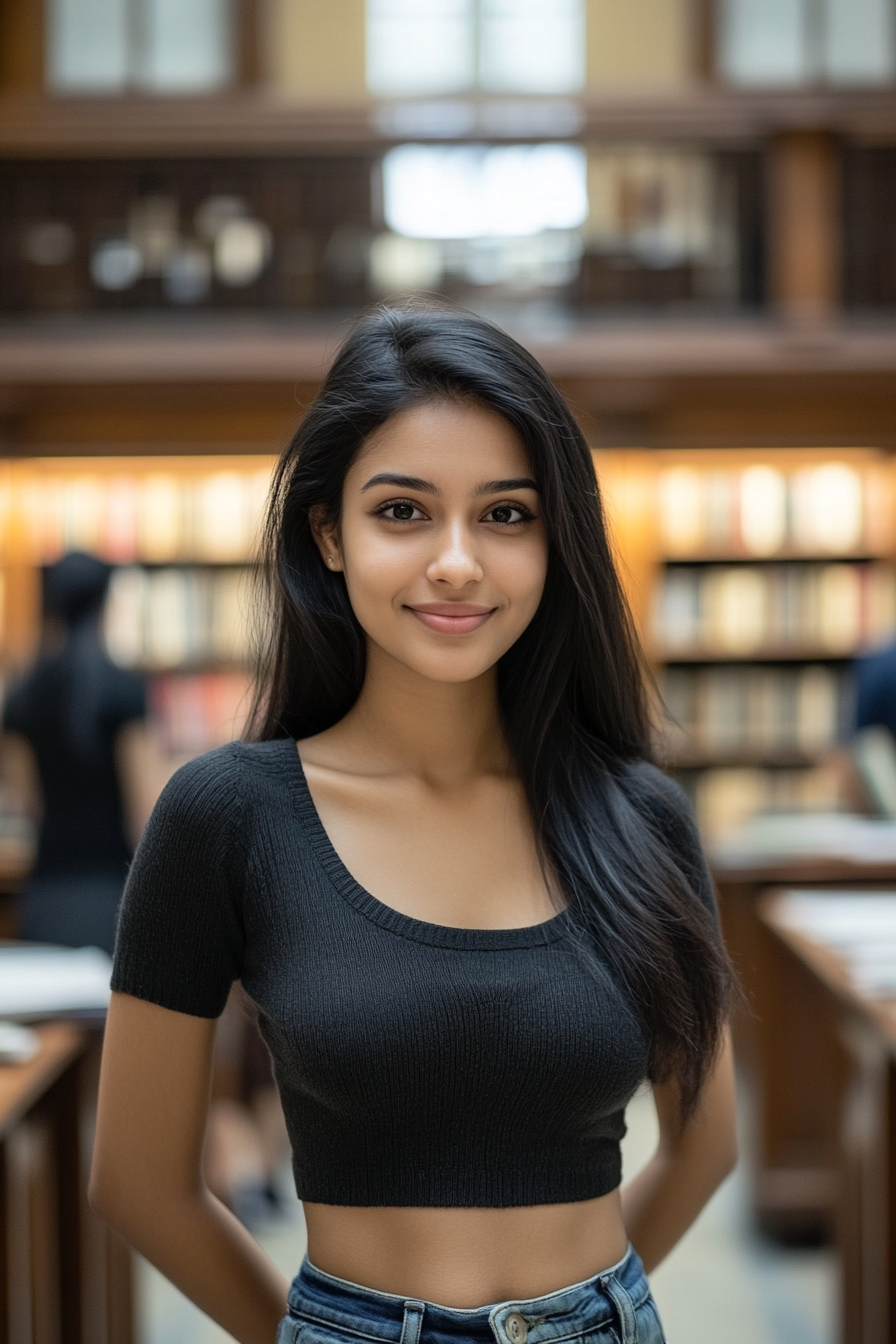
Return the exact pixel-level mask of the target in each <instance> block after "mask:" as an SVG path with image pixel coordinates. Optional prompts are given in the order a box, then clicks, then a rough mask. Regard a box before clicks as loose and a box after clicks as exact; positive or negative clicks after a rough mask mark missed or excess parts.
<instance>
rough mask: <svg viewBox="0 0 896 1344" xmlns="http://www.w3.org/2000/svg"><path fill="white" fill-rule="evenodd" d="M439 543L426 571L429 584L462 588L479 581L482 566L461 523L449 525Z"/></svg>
mask: <svg viewBox="0 0 896 1344" xmlns="http://www.w3.org/2000/svg"><path fill="white" fill-rule="evenodd" d="M439 542H440V544H439V548H438V551H437V553H436V554H435V555H434V556H433V558H432V560H431V561H430V562H429V565H428V567H427V570H426V577H427V578H428V579H429V581H430V583H444V584H449V585H450V586H451V587H452V588H463V587H465V586H466V585H467V584H468V583H478V582H479V581H480V580H481V578H482V566H481V565H480V563H479V561H478V560H477V558H476V554H475V550H474V547H473V539H472V537H471V536H470V533H469V530H468V528H467V527H466V526H465V525H464V524H463V523H462V522H460V521H457V522H453V523H450V524H449V526H448V527H447V528H446V529H445V530H444V531H443V532H442V533H441V534H440V537H439Z"/></svg>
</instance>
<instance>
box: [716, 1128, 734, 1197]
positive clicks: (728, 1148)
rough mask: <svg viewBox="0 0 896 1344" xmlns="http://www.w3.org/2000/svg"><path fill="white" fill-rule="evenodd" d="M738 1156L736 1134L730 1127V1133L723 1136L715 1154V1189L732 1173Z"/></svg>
mask: <svg viewBox="0 0 896 1344" xmlns="http://www.w3.org/2000/svg"><path fill="white" fill-rule="evenodd" d="M739 1156H740V1154H739V1152H738V1146H737V1134H736V1132H735V1130H734V1129H733V1127H732V1129H731V1131H730V1133H728V1134H727V1135H726V1136H725V1139H724V1141H723V1142H722V1143H720V1144H719V1147H718V1150H717V1153H716V1161H715V1164H714V1165H715V1177H716V1186H717V1187H718V1186H720V1185H721V1184H722V1182H723V1181H725V1180H727V1179H728V1177H729V1176H730V1175H731V1173H732V1172H733V1171H734V1169H735V1167H736V1166H737V1163H738V1159H739Z"/></svg>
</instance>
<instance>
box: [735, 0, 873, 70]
mask: <svg viewBox="0 0 896 1344" xmlns="http://www.w3.org/2000/svg"><path fill="white" fill-rule="evenodd" d="M809 3H810V0H724V3H723V5H722V22H721V33H720V36H721V50H720V52H719V60H720V65H721V69H722V73H723V74H724V76H725V77H726V78H727V79H729V80H731V82H732V83H734V84H747V85H762V84H799V83H802V82H803V81H804V80H805V79H807V78H808V77H809V52H808V47H809V40H808V39H809V17H810V16H809V13H808V4H809ZM847 3H848V0H847Z"/></svg>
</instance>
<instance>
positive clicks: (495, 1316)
mask: <svg viewBox="0 0 896 1344" xmlns="http://www.w3.org/2000/svg"><path fill="white" fill-rule="evenodd" d="M663 1342H664V1336H663V1331H662V1326H661V1324H660V1319H659V1314H658V1312H657V1309H656V1306H655V1304H654V1301H653V1297H652V1295H651V1292H650V1286H649V1284H648V1282H647V1278H646V1275H645V1273H644V1268H643V1266H642V1264H641V1261H640V1259H639V1258H638V1255H637V1253H636V1252H635V1250H634V1249H633V1248H631V1247H630V1248H629V1250H628V1252H627V1253H626V1255H625V1256H624V1257H623V1258H622V1259H621V1260H620V1261H619V1263H618V1264H615V1265H612V1266H611V1267H610V1268H609V1269H605V1270H602V1271H601V1273H599V1274H596V1275H594V1276H593V1277H592V1278H590V1279H587V1280H585V1281H584V1282H582V1283H577V1284H573V1285H572V1286H570V1287H567V1288H561V1289H559V1290H558V1291H556V1292H552V1293H548V1294H546V1295H545V1296H542V1297H536V1298H527V1299H515V1300H512V1301H506V1302H499V1303H493V1304H491V1305H486V1306H482V1307H473V1308H460V1307H446V1306H442V1305H440V1304H438V1303H435V1302H428V1301H424V1300H420V1299H416V1298H404V1297H402V1296H401V1295H398V1294H391V1293H381V1292H377V1291H376V1290H374V1289H371V1288H364V1287H361V1286H360V1285H358V1284H353V1283H350V1282H348V1281H347V1280H344V1279H339V1278H336V1277H335V1276H333V1275H330V1274H325V1273H323V1272H322V1271H321V1270H319V1269H317V1268H315V1266H314V1265H312V1264H311V1263H310V1262H309V1261H308V1260H307V1259H306V1260H305V1262H304V1264H303V1265H302V1268H301V1270H300V1271H299V1273H298V1275H297V1276H296V1278H295V1280H294V1281H293V1284H292V1287H291V1288H290V1292H289V1310H288V1313H287V1315H286V1316H285V1317H284V1319H283V1321H282V1322H281V1324H280V1329H279V1331H278V1334H277V1344H663Z"/></svg>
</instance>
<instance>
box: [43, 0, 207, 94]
mask: <svg viewBox="0 0 896 1344" xmlns="http://www.w3.org/2000/svg"><path fill="white" fill-rule="evenodd" d="M231 64H232V53H231V22H230V5H229V0H50V5H49V25H48V47H47V82H48V84H49V86H50V88H51V89H53V90H55V91H56V92H59V93H114V92H116V91H121V90H124V89H129V88H139V89H145V90H147V91H150V92H158V93H198V92H203V91H205V90H208V89H214V88H219V87H220V86H221V85H223V84H226V83H227V82H228V80H229V79H230V76H231Z"/></svg>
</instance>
